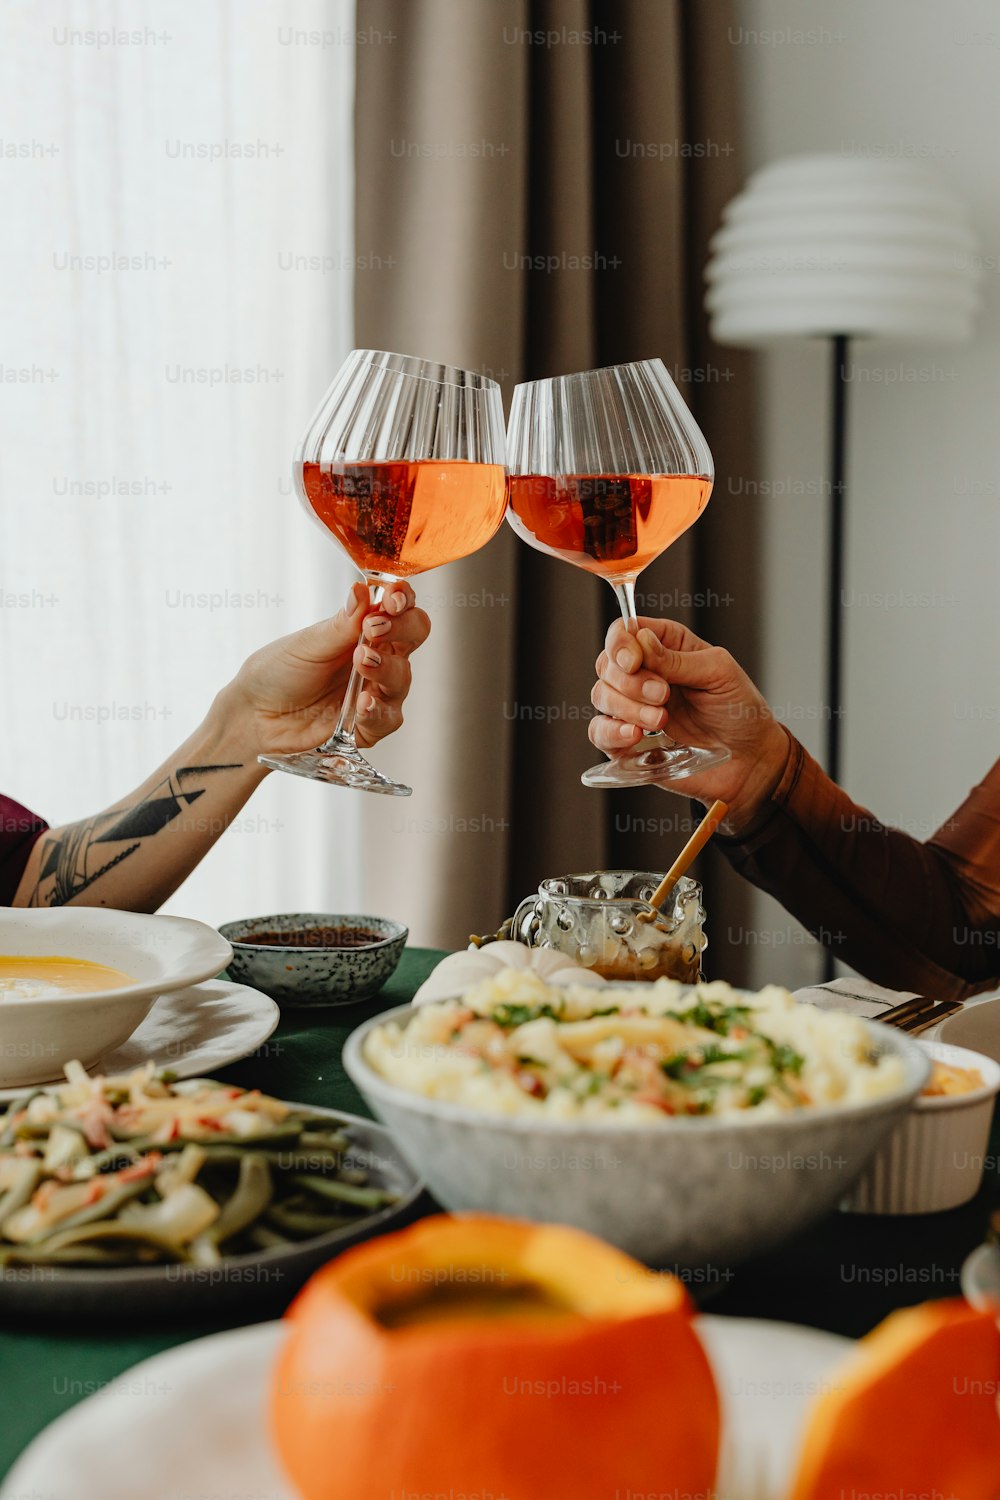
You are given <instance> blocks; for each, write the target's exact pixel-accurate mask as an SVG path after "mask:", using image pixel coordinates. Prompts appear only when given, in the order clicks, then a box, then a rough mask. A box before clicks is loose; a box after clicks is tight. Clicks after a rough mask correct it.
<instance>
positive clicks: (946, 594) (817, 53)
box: [720, 0, 1000, 983]
mask: <svg viewBox="0 0 1000 1500" xmlns="http://www.w3.org/2000/svg"><path fill="white" fill-rule="evenodd" d="M737 13H738V22H737V24H736V25H735V26H734V27H733V28H731V30H730V32H729V36H728V38H727V40H728V41H729V44H730V45H732V46H735V47H738V48H739V51H740V55H741V58H742V70H743V88H744V100H745V108H746V133H747V134H746V145H747V164H748V168H749V169H751V170H752V169H754V168H756V167H759V166H763V165H764V164H765V163H767V162H770V161H773V160H776V159H777V158H780V157H782V156H787V155H790V154H793V153H796V152H804V151H845V152H848V153H851V154H857V153H858V152H859V151H866V152H871V153H872V154H883V155H885V154H892V155H896V156H904V157H910V158H913V159H916V160H924V161H926V162H927V163H928V164H929V165H932V166H936V167H937V168H938V170H939V171H940V172H941V173H943V175H944V176H945V177H946V178H947V179H948V180H949V181H950V183H951V184H952V186H953V187H954V188H955V189H956V190H957V191H958V192H959V193H960V194H962V195H963V197H964V198H965V200H966V201H967V203H968V205H969V208H970V212H971V215H972V218H973V220H974V222H975V225H976V227H977V229H978V232H979V234H980V237H981V241H982V252H983V256H984V307H983V313H982V318H981V322H980V325H979V327H978V330H977V334H976V337H975V339H974V341H973V342H972V343H970V344H968V345H964V346H959V347H945V346H938V347H935V348H930V347H922V346H917V345H897V346H895V347H890V346H889V345H887V344H886V345H883V344H877V343H872V344H860V345H857V346H855V348H854V352H853V360H852V367H853V369H854V372H855V373H856V374H857V378H856V379H854V380H852V383H851V386H850V413H849V420H850V428H851V431H850V456H849V475H848V486H849V543H848V573H847V593H848V597H849V598H853V602H852V603H851V604H850V605H849V607H848V609H847V612H846V630H847V660H846V669H845V670H846V701H847V715H846V718H845V728H844V736H845V745H844V755H843V772H842V776H841V780H842V781H843V783H844V785H845V786H846V787H847V788H848V790H849V791H850V792H851V793H852V795H853V796H855V797H856V798H857V799H858V800H860V801H861V802H863V803H866V804H867V805H868V806H870V807H871V808H873V809H874V810H875V811H876V812H877V813H878V815H879V816H880V817H881V818H883V819H885V820H886V821H891V822H894V823H896V824H898V825H899V826H902V827H904V828H906V829H907V830H908V831H910V832H912V833H913V834H914V835H916V836H918V837H921V838H926V837H927V836H928V834H929V833H931V832H932V831H933V829H934V828H935V827H936V826H937V825H938V823H940V822H941V821H943V819H944V818H945V817H947V815H948V814H949V813H950V812H951V811H952V810H953V809H954V808H955V807H956V806H957V805H958V803H959V802H960V801H961V799H962V798H963V797H964V796H965V794H966V792H967V790H968V788H969V787H970V786H971V785H972V784H973V783H975V782H976V781H977V780H978V779H979V778H980V777H981V776H982V774H983V772H984V771H985V770H986V769H987V767H988V766H989V765H990V764H991V763H992V761H993V760H994V759H995V757H996V755H997V753H998V747H997V724H998V720H1000V654H998V651H997V638H998V631H997V619H998V585H1000V577H998V572H1000V570H998V562H1000V504H998V497H1000V420H998V411H997V405H998V395H1000V174H998V138H1000V8H998V6H997V4H996V0H952V3H949V4H948V5H946V6H945V5H941V4H940V0H879V3H878V4H877V5H873V4H872V3H871V0H838V3H833V0H739V3H738V6H737ZM766 31H770V33H771V34H772V35H771V38H770V40H768V39H765V38H763V37H761V36H760V33H762V32H766ZM810 32H812V33H813V34H814V36H813V39H812V40H810V39H809V38H808V35H806V36H805V37H804V36H803V33H805V34H808V33H810ZM755 34H756V35H755ZM775 34H776V35H775ZM817 34H818V35H817ZM828 363H829V360H828V355H827V350H826V348H825V347H823V346H822V345H820V344H803V345H801V346H798V347H795V348H790V349H788V350H783V351H781V352H776V353H772V354H768V355H767V356H765V357H764V358H763V359H762V372H763V373H762V401H763V411H764V434H763V448H762V462H761V474H760V476H759V477H760V479H761V480H763V481H765V482H769V483H770V484H771V485H772V486H774V487H777V486H779V485H781V484H782V483H784V484H785V486H786V487H791V489H792V491H793V493H791V494H788V493H786V494H785V495H784V496H779V495H777V494H773V495H772V496H771V498H770V499H769V500H768V502H767V505H766V512H765V514H766V523H765V524H766V531H765V547H764V551H765V558H766V563H765V575H764V579H763V600H764V610H765V628H764V645H765V654H764V661H765V669H764V673H763V682H762V686H763V687H764V689H765V691H766V692H767V694H768V695H769V697H770V698H771V699H772V701H774V702H776V703H778V704H781V705H789V706H790V710H791V713H792V715H793V717H792V719H791V720H790V723H791V727H792V728H793V730H794V731H795V732H796V733H798V734H799V735H800V738H802V739H803V741H804V742H805V743H806V745H807V746H808V747H809V748H810V749H812V750H816V749H818V748H819V747H820V746H821V744H822V723H821V721H820V720H819V719H818V718H809V717H808V716H809V715H810V713H812V714H815V713H816V711H817V706H818V705H819V704H820V702H821V699H822V695H823V689H822V684H823V655H822V653H823V613H822V611H823V600H824V569H825V526H826V503H827V502H826V498H825V493H824V494H820V495H817V494H816V492H815V491H816V488H817V486H819V485H822V484H823V483H824V482H825V479H826V475H827V468H826V464H827V431H826V424H827V421H828V416H827V413H828V403H827V367H828ZM893 372H895V374H896V375H897V379H896V380H895V381H894V382H893V380H892V379H891V375H892V373H893ZM732 482H733V484H734V487H736V486H738V484H739V481H738V479H734V480H733V481H732ZM725 483H726V481H725V480H723V481H722V484H725ZM803 486H804V487H805V492H804V493H803V492H802V487H803ZM721 487H722V486H721V485H720V489H721ZM894 594H895V595H897V596H898V595H900V594H909V595H910V596H917V598H918V599H921V600H922V599H926V600H927V601H928V602H919V603H913V602H911V603H909V604H904V605H898V606H896V607H885V606H880V605H876V604H871V603H865V602H864V601H865V600H866V598H868V599H870V598H871V596H872V595H883V596H885V595H889V596H892V595H894ZM761 918H762V920H763V921H764V922H765V924H767V925H770V926H772V927H773V928H774V930H775V932H776V934H777V935H778V936H779V937H780V936H781V935H782V934H783V935H784V938H785V940H786V943H787V947H786V950H785V953H784V955H783V956H782V957H778V956H777V955H776V953H775V950H774V948H771V949H770V951H768V952H764V951H763V950H762V951H761V954H760V956H759V960H758V972H757V974H756V977H757V978H758V980H763V979H765V978H781V979H783V980H787V981H790V982H792V983H796V982H804V981H806V980H807V979H808V978H809V977H810V974H811V973H812V972H813V971H814V968H815V962H816V956H815V951H814V950H813V951H810V949H809V948H807V947H804V946H802V945H801V944H798V943H796V942H795V941H794V940H793V937H792V929H790V927H789V923H788V920H787V918H786V917H785V916H784V914H779V912H778V908H776V907H774V906H773V904H772V903H769V902H767V903H765V902H763V901H762V903H761Z"/></svg>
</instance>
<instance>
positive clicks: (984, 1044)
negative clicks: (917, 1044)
mask: <svg viewBox="0 0 1000 1500" xmlns="http://www.w3.org/2000/svg"><path fill="white" fill-rule="evenodd" d="M936 1040H937V1041H939V1042H947V1043H948V1044H949V1046H952V1047H969V1048H971V1050H972V1051H973V1052H983V1053H985V1055H986V1056H987V1057H991V1058H992V1059H993V1061H994V1062H998V1063H1000V996H991V997H989V998H986V999H982V1000H980V999H979V997H978V996H977V997H976V998H975V999H973V1000H970V1001H969V1002H968V1003H967V1004H966V1005H964V1006H963V1007H962V1009H961V1010H957V1011H956V1012H955V1014H954V1015H953V1016H946V1017H945V1019H944V1020H943V1021H942V1022H941V1024H940V1026H939V1027H938V1028H937V1033H936Z"/></svg>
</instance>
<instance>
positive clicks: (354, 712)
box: [319, 579, 385, 750]
mask: <svg viewBox="0 0 1000 1500" xmlns="http://www.w3.org/2000/svg"><path fill="white" fill-rule="evenodd" d="M366 582H367V584H368V589H369V592H370V594H371V601H372V604H374V605H379V604H381V602H382V595H383V594H384V593H385V586H384V585H383V584H381V583H375V582H374V581H373V580H372V579H367V580H366ZM363 682H364V678H363V677H362V676H361V673H360V672H359V671H358V669H357V667H355V666H352V667H351V677H350V681H349V682H348V684H347V690H346V692H345V693H344V701H343V702H342V703H341V705H340V717H339V719H338V720H337V727H336V729H335V730H334V731H333V733H332V734H331V736H330V738H329V739H328V740H325V741H324V742H323V744H322V745H320V747H319V748H320V749H321V750H341V749H344V748H345V747H347V748H348V749H351V750H356V749H357V748H358V747H357V745H356V743H355V740H354V725H355V721H356V719H357V717H358V697H359V695H360V693H361V687H362V684H363Z"/></svg>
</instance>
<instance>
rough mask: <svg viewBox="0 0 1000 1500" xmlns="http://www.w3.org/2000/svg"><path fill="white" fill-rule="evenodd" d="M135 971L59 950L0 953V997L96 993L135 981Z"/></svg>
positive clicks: (40, 997)
mask: <svg viewBox="0 0 1000 1500" xmlns="http://www.w3.org/2000/svg"><path fill="white" fill-rule="evenodd" d="M134 983H135V980H134V979H133V978H132V976H131V974H123V973H122V971H121V969H112V968H110V967H109V966H108V965H107V964H95V963H91V961H90V959H88V958H66V957H64V956H63V955H62V954H59V953H46V954H30V953H0V1000H41V999H44V998H49V997H55V996H58V995H92V994H93V993H94V992H95V991H96V990H119V989H121V987H122V985H125V984H134Z"/></svg>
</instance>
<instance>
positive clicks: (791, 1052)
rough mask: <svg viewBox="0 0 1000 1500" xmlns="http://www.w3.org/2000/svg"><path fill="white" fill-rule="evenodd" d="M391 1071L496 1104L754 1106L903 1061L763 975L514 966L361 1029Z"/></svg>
mask: <svg viewBox="0 0 1000 1500" xmlns="http://www.w3.org/2000/svg"><path fill="white" fill-rule="evenodd" d="M365 1057H366V1059H367V1061H368V1063H369V1065H370V1066H371V1067H372V1068H374V1069H375V1071H376V1072H377V1073H379V1074H380V1075H381V1076H382V1077H383V1078H385V1079H386V1080H387V1081H388V1082H390V1083H393V1084H395V1085H396V1086H397V1087H399V1088H402V1089H406V1090H408V1091H409V1092H411V1093H415V1094H423V1095H425V1096H426V1097H427V1098H429V1099H438V1100H442V1101H446V1102H448V1103H452V1104H461V1105H464V1106H466V1107H467V1108H471V1109H475V1110H481V1111H483V1112H484V1113H487V1114H497V1115H534V1116H536V1117H541V1118H545V1117H548V1118H551V1119H601V1120H605V1121H608V1122H614V1121H618V1122H620V1123H622V1124H632V1123H640V1122H642V1121H644V1120H647V1121H648V1120H655V1119H662V1118H663V1116H664V1115H685V1116H686V1115H712V1116H720V1115H728V1116H733V1115H739V1114H744V1113H748V1112H750V1113H752V1114H753V1115H754V1116H755V1117H756V1118H760V1117H762V1116H765V1117H766V1116H774V1115H776V1114H783V1113H785V1112H786V1111H788V1110H797V1109H808V1108H809V1107H810V1106H814V1105H830V1104H853V1103H859V1102H861V1101H862V1100H868V1099H873V1098H878V1097H881V1096H883V1095H886V1094H893V1093H896V1092H897V1091H898V1090H899V1089H900V1088H902V1086H903V1084H904V1070H903V1064H902V1061H901V1060H900V1059H899V1058H897V1057H893V1056H888V1055H887V1056H879V1055H877V1054H876V1053H875V1052H874V1050H873V1048H872V1043H871V1037H870V1034H869V1032H868V1031H867V1029H866V1027H865V1026H864V1024H863V1023H862V1022H861V1021H860V1020H858V1018H857V1017H855V1016H850V1015H846V1014H842V1013H838V1012H836V1011H827V1010H818V1009H817V1008H816V1007H815V1006H811V1005H802V1004H799V1003H798V1002H797V1001H796V1000H794V999H793V998H792V996H791V995H790V994H789V993H788V991H787V990H783V989H779V988H777V987H776V986H771V987H770V988H768V989H764V990H761V991H760V992H759V994H754V995H749V994H746V993H745V992H744V991H741V990H733V989H731V988H730V987H729V985H727V984H722V983H713V984H701V985H696V986H694V987H692V986H689V985H681V984H677V983H675V982H674V981H673V980H670V979H661V980H659V981H657V983H655V984H650V985H644V986H643V987H642V988H641V989H638V988H636V989H616V988H612V987H611V986H607V987H604V988H601V989H591V988H583V987H582V986H581V987H577V988H572V987H570V988H562V987H559V988H556V987H554V986H552V985H547V984H545V983H544V982H543V981H542V980H540V979H538V978H536V977H535V976H533V975H531V974H528V973H526V972H525V971H523V970H506V971H504V972H503V973H502V974H500V975H498V976H497V977H496V978H495V979H489V980H485V981H484V982H483V983H481V984H479V985H477V986H476V987H475V988H474V989H471V990H469V991H468V993H467V994H465V995H463V996H462V998H461V999H460V1000H443V1001H438V1002H436V1003H434V1004H429V1005H424V1006H421V1007H420V1008H419V1009H418V1010H417V1011H416V1012H415V1013H414V1015H413V1017H412V1018H411V1019H410V1020H409V1021H408V1022H407V1023H406V1024H405V1025H398V1024H396V1023H395V1022H389V1023H388V1024H386V1025H383V1026H379V1027H376V1028H375V1030H373V1031H372V1033H371V1035H370V1036H369V1038H368V1041H367V1045H366V1049H365Z"/></svg>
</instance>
